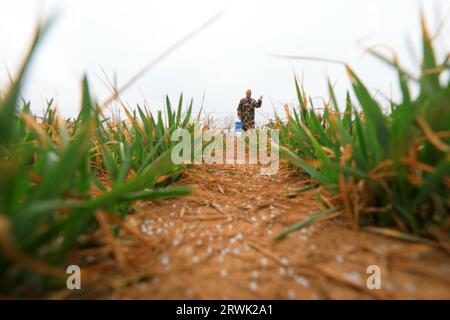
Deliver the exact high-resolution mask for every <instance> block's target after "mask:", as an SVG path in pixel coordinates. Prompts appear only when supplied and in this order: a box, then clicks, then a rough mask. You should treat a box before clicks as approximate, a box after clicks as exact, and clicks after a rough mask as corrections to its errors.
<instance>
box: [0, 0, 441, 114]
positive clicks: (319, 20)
mask: <svg viewBox="0 0 450 320" xmlns="http://www.w3.org/2000/svg"><path fill="white" fill-rule="evenodd" d="M421 7H422V8H423V10H424V12H425V14H426V17H427V20H428V22H429V25H430V29H431V32H432V33H433V32H434V31H435V30H436V29H437V26H438V24H439V23H440V22H442V21H443V20H447V22H446V23H445V25H444V28H443V29H442V31H441V33H440V36H439V37H438V38H437V39H436V44H437V47H438V49H439V52H440V53H441V57H442V56H443V55H444V53H448V52H450V41H449V39H450V25H449V24H450V21H448V20H449V16H448V13H449V10H450V1H447V0H423V1H420V0H365V1H363V0H339V1H338V0H314V1H312V0H309V1H306V0H297V1H288V0H277V1H274V0H270V1H269V0H259V1H257V0H239V1H211V0H209V1H208V0H190V1H182V0H179V1H177V0H165V1H148V0H147V1H138V0H127V1H125V0H95V1H92V0H78V1H73V0H72V1H70V0H54V1H51V0H47V1H44V0H14V1H12V0H0V59H1V61H0V85H1V86H2V88H4V87H5V84H7V83H8V75H7V71H6V70H7V69H6V67H7V68H8V69H9V70H10V71H11V72H12V73H14V71H15V70H16V68H17V66H18V64H19V62H20V61H21V58H22V56H23V53H24V51H25V49H26V48H27V46H28V44H29V42H30V38H31V35H32V32H33V28H34V26H35V24H36V22H37V21H38V19H39V18H40V17H43V16H46V15H48V14H49V13H50V12H52V11H57V12H58V19H57V21H56V23H55V24H54V25H53V27H52V29H51V31H50V33H49V34H48V36H47V37H46V39H45V42H44V43H43V45H42V46H41V47H40V50H39V52H38V54H37V56H36V59H35V60H34V62H33V65H32V68H31V72H30V74H29V76H28V78H27V82H26V83H27V85H26V88H25V91H24V96H25V97H26V98H27V99H29V100H31V101H32V110H33V111H35V112H38V113H39V112H40V111H41V110H42V106H43V104H44V101H45V98H50V97H55V98H56V101H57V104H58V107H59V109H60V111H61V112H62V113H63V114H64V115H65V116H73V115H75V114H76V112H77V111H78V107H79V100H80V92H79V88H80V79H81V77H82V75H83V73H84V72H86V73H87V74H88V76H89V80H90V83H91V84H92V86H93V91H94V93H95V96H96V97H97V98H98V99H99V100H103V99H105V98H106V97H107V96H108V95H109V90H108V89H107V88H106V87H105V86H104V84H102V82H101V80H100V78H101V79H105V77H104V75H103V73H102V71H101V67H102V68H103V69H104V70H105V71H106V73H107V74H108V76H109V77H111V78H113V75H114V73H116V75H117V79H118V83H119V85H120V84H121V83H124V82H125V81H126V80H128V78H129V77H131V76H132V75H134V74H135V73H136V72H137V71H138V70H139V69H140V68H141V67H142V66H144V65H145V64H146V63H148V62H149V61H150V60H152V59H153V58H155V57H156V56H157V55H158V54H160V53H161V52H162V51H163V50H164V49H166V48H167V47H169V46H170V45H171V44H172V43H174V42H175V41H176V40H178V39H180V38H181V37H183V36H184V35H185V34H187V33H188V32H189V31H192V30H193V29H195V28H197V27H198V26H200V25H201V24H202V23H203V22H205V21H206V20H208V19H209V18H210V17H211V16H213V15H214V14H215V13H217V12H218V11H220V10H222V9H226V11H225V14H224V15H223V16H222V17H221V18H220V19H219V20H217V21H216V22H215V23H214V24H213V25H212V26H210V27H209V28H208V29H206V30H204V31H203V32H202V33H201V34H199V35H197V36H196V37H195V38H194V39H192V40H191V41H189V42H187V43H186V44H184V45H183V46H182V47H180V48H179V49H178V50H177V51H176V52H174V53H173V54H171V55H170V56H169V57H167V58H166V59H165V60H164V61H162V62H161V63H159V64H158V65H157V66H156V67H155V68H154V69H152V70H150V71H149V72H148V73H147V74H146V75H145V76H144V77H142V78H141V79H140V80H139V81H138V82H137V83H136V84H135V85H134V86H133V87H132V88H130V89H129V90H128V91H126V93H125V94H124V95H123V97H124V100H126V102H127V103H129V104H130V105H132V106H134V105H135V104H136V103H142V102H143V101H144V99H145V100H146V101H147V102H148V104H149V105H150V107H151V108H152V109H159V108H161V107H162V106H163V103H164V102H163V97H164V95H165V94H166V93H167V94H169V96H170V97H171V98H172V99H173V100H177V99H178V96H179V94H180V92H183V93H184V95H185V97H186V98H190V97H192V98H194V106H195V109H196V110H198V109H199V107H200V103H201V100H202V95H203V92H205V94H206V98H205V109H206V110H207V111H208V112H210V113H213V114H215V115H216V116H224V115H226V114H235V110H236V107H237V103H238V101H239V99H240V98H241V97H242V96H243V95H244V91H245V89H247V88H251V89H253V92H254V97H255V98H256V97H258V96H259V95H261V94H262V95H264V102H263V107H262V109H261V111H260V112H259V113H258V114H257V120H259V121H260V122H261V121H262V120H263V119H264V115H265V114H271V113H272V111H273V107H276V108H279V107H280V106H282V105H283V104H284V103H289V104H292V103H294V102H295V101H296V100H295V89H294V83H293V70H295V71H296V72H297V73H299V74H300V75H302V74H303V78H304V86H305V89H306V90H307V91H308V93H309V94H310V95H312V96H314V97H316V96H325V97H327V96H328V92H327V85H326V77H327V75H328V76H329V77H330V79H331V80H332V81H333V82H335V81H336V90H337V92H338V96H339V97H340V98H343V97H344V95H345V90H346V89H347V88H349V82H348V80H347V76H346V74H345V72H344V70H343V67H342V66H339V65H333V64H327V63H318V62H310V61H300V60H298V61H293V60H284V59H276V58H273V57H270V56H269V55H268V54H269V53H280V54H290V55H302V56H314V57H323V58H333V59H338V60H343V61H346V62H348V63H350V65H351V66H352V67H354V69H355V70H356V72H357V74H359V75H360V77H361V78H363V79H364V80H365V82H366V83H367V85H368V86H369V87H370V89H371V90H373V92H376V91H377V90H381V91H382V92H384V93H385V94H386V95H393V96H394V97H395V96H396V92H397V86H396V81H395V74H393V73H392V72H390V70H389V69H388V68H387V67H385V66H384V65H383V64H381V63H380V62H378V61H376V60H375V59H374V58H372V57H370V56H369V55H367V54H366V55H364V54H363V51H364V50H363V49H364V46H365V47H369V46H372V45H386V46H389V47H392V48H394V49H396V50H397V52H398V53H399V55H400V57H401V58H402V61H403V62H404V64H405V65H406V66H407V67H409V68H410V69H412V70H415V69H414V68H415V67H416V66H418V61H419V59H420V46H419V44H420V43H419V41H420V25H419V12H420V8H421ZM446 15H447V16H446ZM445 18H446V19H445Z"/></svg>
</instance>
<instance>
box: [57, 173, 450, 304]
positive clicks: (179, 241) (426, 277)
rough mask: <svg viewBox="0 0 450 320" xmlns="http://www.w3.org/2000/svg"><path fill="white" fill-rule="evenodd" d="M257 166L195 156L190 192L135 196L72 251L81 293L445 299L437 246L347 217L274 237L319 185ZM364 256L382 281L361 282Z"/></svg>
mask: <svg viewBox="0 0 450 320" xmlns="http://www.w3.org/2000/svg"><path fill="white" fill-rule="evenodd" d="M259 169H260V168H259V167H258V166H251V165H245V166H233V165H212V166H208V165H200V166H197V167H195V168H194V169H192V170H190V171H188V172H187V173H186V177H185V178H184V179H182V180H181V181H180V182H179V184H195V185H197V189H196V190H197V191H196V192H195V193H194V194H193V195H191V196H188V197H183V198H177V199H169V200H164V201H146V202H139V203H137V204H136V206H135V207H136V213H135V214H133V215H130V216H128V217H127V219H126V220H125V225H123V226H121V227H120V231H119V237H118V238H115V237H114V236H112V235H109V236H107V237H103V238H105V239H107V240H104V245H103V246H101V247H97V248H90V249H84V250H77V251H76V252H75V253H74V255H73V256H72V257H71V258H70V259H71V260H72V261H76V262H78V263H80V264H81V265H82V279H84V280H83V281H84V282H83V287H84V290H83V292H82V297H84V298H100V299H111V298H113V299H116V298H118V299H373V298H375V299H378V298H381V299H389V298H394V299H403V298H413V299H431V298H438V299H450V256H449V255H448V253H446V252H445V251H443V250H442V249H439V248H437V247H432V246H429V245H423V244H413V243H408V242H404V241H400V240H396V239H392V238H387V237H384V236H379V235H376V234H373V233H369V232H368V231H364V230H360V231H355V230H352V229H351V228H350V227H349V226H348V224H347V223H346V221H345V220H344V219H343V218H334V219H329V220H327V221H321V222H316V223H314V224H312V225H311V226H309V227H307V228H305V229H303V230H302V231H300V232H296V233H293V234H291V235H290V236H289V237H287V238H285V239H284V240H281V241H278V242H274V241H273V237H274V235H276V234H277V233H279V232H281V231H283V230H284V229H285V228H286V227H288V226H290V225H291V224H292V223H295V222H297V221H299V220H303V219H305V218H307V217H309V216H311V215H313V214H314V213H316V212H318V211H320V210H322V207H321V205H320V203H319V202H318V201H317V200H315V195H316V194H317V192H318V190H317V189H313V190H310V191H306V192H302V193H297V192H296V191H297V190H298V189H300V188H301V187H303V186H305V185H306V184H307V183H308V182H309V181H307V179H306V178H305V177H302V176H301V175H299V174H295V173H293V172H292V171H290V170H288V169H287V168H285V169H282V170H280V172H279V173H278V174H277V175H274V176H261V175H259ZM98 232H99V233H102V232H103V233H106V235H108V231H107V230H105V228H100V230H99V231H98ZM103 235H105V234H103ZM369 265H378V266H379V267H380V268H381V289H379V290H376V289H374V290H369V289H368V288H367V285H366V281H367V277H368V276H369V275H368V274H367V273H366V270H367V267H368V266H369ZM62 295H64V294H62ZM55 297H62V296H61V294H59V295H56V296H55Z"/></svg>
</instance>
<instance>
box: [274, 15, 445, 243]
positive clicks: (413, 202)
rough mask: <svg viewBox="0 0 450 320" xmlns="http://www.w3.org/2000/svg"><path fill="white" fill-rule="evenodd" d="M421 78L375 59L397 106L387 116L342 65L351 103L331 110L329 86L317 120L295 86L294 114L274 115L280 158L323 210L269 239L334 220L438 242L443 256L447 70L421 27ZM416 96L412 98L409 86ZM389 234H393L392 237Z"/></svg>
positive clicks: (393, 63) (333, 101) (389, 61)
mask: <svg viewBox="0 0 450 320" xmlns="http://www.w3.org/2000/svg"><path fill="white" fill-rule="evenodd" d="M422 34H423V36H422V54H423V60H422V64H421V68H420V69H421V73H420V76H419V77H415V76H413V75H411V74H410V73H408V72H407V71H405V69H404V68H403V67H402V66H401V65H400V63H399V61H398V59H397V58H396V57H394V58H393V59H388V58H386V57H385V56H383V55H381V54H380V53H378V52H376V51H371V53H372V54H373V55H375V57H377V58H378V59H381V61H383V62H384V63H387V64H388V65H389V66H391V67H392V68H394V70H395V71H396V73H397V75H398V83H399V88H400V90H401V97H402V98H401V101H400V102H398V103H395V102H393V101H391V102H390V105H389V110H390V111H389V112H385V111H384V109H383V106H382V105H381V104H380V103H379V102H378V101H377V100H375V99H374V98H373V97H372V95H371V94H370V92H369V90H368V89H367V87H366V86H365V85H364V83H363V82H362V80H361V79H360V78H359V77H358V76H357V75H356V74H355V72H354V71H353V70H352V69H351V68H350V67H349V66H348V65H346V66H345V68H346V70H347V73H348V76H349V78H350V80H351V84H352V89H353V92H354V96H356V99H357V101H352V99H351V95H350V94H349V93H347V98H346V102H345V106H341V105H339V104H338V101H337V99H336V96H335V94H334V91H333V87H332V86H331V85H330V84H329V91H330V101H329V103H326V108H325V110H324V111H323V112H322V113H320V114H319V113H318V112H317V111H316V110H315V109H314V105H313V101H312V100H311V99H308V98H307V96H306V94H305V92H304V90H303V88H302V87H301V86H300V85H299V83H298V81H297V79H295V87H296V91H297V96H298V100H299V104H300V107H299V108H298V109H297V108H294V109H293V110H289V109H287V120H284V121H281V118H280V116H279V115H276V118H277V122H276V126H277V127H278V128H279V129H280V145H281V147H280V151H281V154H282V155H283V156H284V157H286V158H287V159H288V160H289V161H290V162H291V163H292V164H293V165H295V166H297V167H299V168H300V169H301V170H302V171H303V172H305V173H307V174H308V175H309V176H310V177H311V179H312V180H313V183H314V184H317V185H320V186H321V187H322V188H323V190H325V191H324V192H323V193H322V195H323V196H325V197H328V200H329V201H325V203H326V205H325V207H326V208H325V209H324V211H322V212H319V213H318V214H317V216H315V217H314V216H313V217H312V218H309V219H308V220H307V221H301V222H299V223H297V224H296V225H294V226H291V227H290V228H289V229H287V230H286V231H285V232H283V233H281V234H279V235H277V237H276V238H277V239H281V238H283V237H285V236H286V235H287V234H289V233H290V232H293V231H296V230H298V229H300V228H302V227H304V226H306V225H308V224H309V223H311V222H312V221H314V220H315V219H316V218H321V217H323V216H326V215H329V216H331V215H333V216H336V214H337V213H341V214H342V215H344V216H345V217H347V218H348V221H349V222H350V223H351V224H352V225H353V227H355V228H358V227H359V226H361V225H362V226H372V227H371V228H373V226H377V228H376V229H375V228H373V230H377V231H378V232H380V233H385V234H390V235H397V236H398V237H403V238H405V239H409V240H412V241H420V240H423V241H429V240H431V239H432V240H433V241H438V242H439V243H441V244H444V246H445V247H446V248H448V243H449V240H448V236H449V230H450V219H449V213H450V203H449V201H450V197H449V195H450V194H449V190H450V82H449V81H448V80H447V82H446V81H445V74H447V77H448V73H449V70H450V64H449V55H448V54H447V55H446V57H445V59H444V61H442V62H438V61H437V60H436V55H435V52H434V48H433V43H432V39H431V37H430V35H429V33H428V31H427V27H426V24H425V21H424V20H423V19H422ZM413 83H414V84H415V85H417V86H418V87H419V88H420V91H419V93H418V95H417V97H414V96H413V94H412V93H411V89H410V87H411V84H413ZM342 110H343V111H342ZM393 230H394V231H393Z"/></svg>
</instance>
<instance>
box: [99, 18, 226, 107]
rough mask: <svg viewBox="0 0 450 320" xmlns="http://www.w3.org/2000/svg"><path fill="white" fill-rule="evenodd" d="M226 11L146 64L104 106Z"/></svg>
mask: <svg viewBox="0 0 450 320" xmlns="http://www.w3.org/2000/svg"><path fill="white" fill-rule="evenodd" d="M224 12H225V11H220V12H218V13H216V14H215V15H214V16H212V17H211V18H210V19H208V21H206V22H205V23H204V24H202V25H201V26H200V27H198V28H197V29H195V30H193V31H191V32H189V33H188V34H187V35H185V36H184V37H183V38H181V39H180V40H178V41H177V42H175V43H174V44H172V45H171V46H170V47H169V48H167V49H166V50H164V51H163V52H162V53H161V54H160V55H159V56H157V57H156V58H155V59H153V60H152V61H150V62H149V63H148V64H146V65H145V66H144V67H143V68H142V69H141V70H139V72H137V73H136V74H135V75H134V76H133V77H131V78H130V79H129V80H128V81H127V82H125V84H124V85H122V86H121V87H119V88H118V89H116V90H115V91H114V93H113V94H112V95H111V96H110V97H109V98H108V99H106V100H105V101H104V102H103V103H102V106H103V107H105V106H107V105H109V104H110V103H111V102H112V101H113V100H115V99H116V98H117V97H118V96H119V95H120V94H121V93H123V92H124V91H125V90H127V89H128V88H129V87H130V86H131V85H133V83H135V82H136V81H137V80H138V79H139V78H141V77H142V76H143V75H144V74H145V73H146V72H147V71H148V70H150V69H151V68H153V67H154V66H156V65H157V64H158V63H159V62H161V61H162V60H163V59H165V58H166V57H167V56H169V55H170V54H171V53H172V52H174V51H175V50H176V49H178V48H179V47H181V46H182V45H183V44H184V43H186V42H187V41H189V40H190V39H192V38H193V37H194V36H196V35H197V34H198V33H200V32H201V31H203V30H205V29H206V28H207V27H209V26H210V25H211V24H213V23H214V22H216V21H217V20H218V19H219V18H220V17H221V16H222V15H223V13H224Z"/></svg>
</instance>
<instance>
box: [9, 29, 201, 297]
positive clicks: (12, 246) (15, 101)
mask: <svg viewBox="0 0 450 320" xmlns="http://www.w3.org/2000/svg"><path fill="white" fill-rule="evenodd" d="M47 28H48V25H43V26H40V27H39V28H37V30H36V33H35V36H34V39H33V42H32V45H31V47H30V49H29V51H28V53H27V55H26V58H25V60H24V62H23V64H22V67H21V68H20V70H19V72H18V74H17V76H16V78H15V79H14V81H13V82H12V83H11V85H10V87H9V88H7V89H6V90H5V91H4V94H3V95H2V97H1V99H0V292H4V293H7V294H10V295H13V296H14V295H20V296H22V295H25V296H35V295H41V294H43V292H46V290H51V289H52V288H58V287H59V286H61V285H62V283H65V282H62V279H63V278H65V276H66V275H65V269H64V268H63V267H62V266H63V265H64V261H65V259H66V257H67V254H68V253H69V252H70V251H71V250H72V249H73V248H74V247H76V246H77V239H79V237H80V235H82V234H87V233H92V232H93V231H94V230H95V229H96V228H97V227H98V222H97V221H96V218H95V214H96V212H98V211H99V210H101V211H102V212H105V213H106V214H108V215H112V216H115V217H116V218H119V219H121V218H123V217H124V216H125V215H126V214H128V213H130V212H131V211H132V204H133V202H134V201H136V200H146V199H158V198H169V197H175V196H180V195H185V194H189V193H190V192H191V187H175V186H170V184H171V183H172V182H174V181H175V180H177V179H178V178H179V176H180V172H181V171H182V170H183V167H180V166H175V165H174V164H173V163H172V161H171V158H170V152H171V148H172V144H173V143H172V142H171V140H170V132H171V131H172V130H173V129H175V128H179V127H183V128H187V129H191V128H192V126H193V124H192V122H191V121H190V117H191V110H192V101H191V103H190V105H189V107H188V109H187V112H185V113H184V112H183V110H182V105H183V99H182V96H181V97H180V100H179V103H178V106H177V110H174V109H173V107H172V105H171V102H170V100H169V98H167V101H166V106H167V110H166V115H165V116H166V117H165V118H166V119H164V117H163V115H162V112H158V113H157V114H156V116H155V115H154V114H152V113H151V112H150V111H149V110H148V109H147V108H146V107H144V108H143V107H140V106H137V108H136V110H137V111H135V112H133V113H132V112H130V111H129V110H128V109H127V108H126V107H125V106H123V108H124V110H125V112H126V114H127V120H119V121H114V122H113V121H110V120H109V119H108V118H105V117H104V116H103V115H102V114H103V112H102V108H101V107H100V106H99V105H98V104H97V103H96V102H95V101H93V100H92V98H91V94H90V88H89V84H88V80H87V78H86V77H85V78H84V79H83V81H82V102H81V108H80V112H79V114H78V116H77V117H76V118H75V119H72V120H63V119H61V118H60V117H58V116H57V112H56V109H55V108H54V106H53V101H52V100H50V101H49V102H48V105H47V108H46V110H45V112H44V115H43V117H42V118H41V119H39V118H38V117H36V116H35V115H33V114H32V113H31V112H30V103H28V102H25V101H24V100H23V99H22V98H21V96H20V90H21V87H22V84H23V81H24V78H25V74H26V71H27V69H28V67H29V65H30V61H31V58H32V56H33V55H34V53H35V51H36V49H37V46H38V44H39V43H40V41H41V38H42V37H43V34H44V33H45V30H46V29H47Z"/></svg>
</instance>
